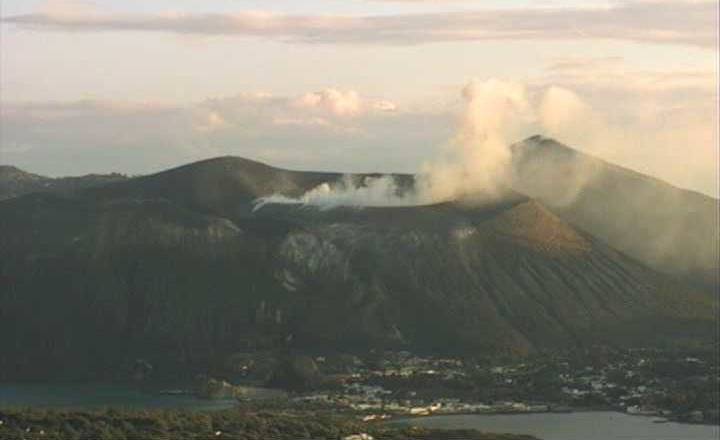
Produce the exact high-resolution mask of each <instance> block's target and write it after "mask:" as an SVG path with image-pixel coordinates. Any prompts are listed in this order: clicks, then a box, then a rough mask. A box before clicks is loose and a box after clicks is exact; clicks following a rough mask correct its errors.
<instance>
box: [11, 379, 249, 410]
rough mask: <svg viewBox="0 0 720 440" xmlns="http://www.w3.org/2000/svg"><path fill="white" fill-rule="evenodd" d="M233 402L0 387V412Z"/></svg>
mask: <svg viewBox="0 0 720 440" xmlns="http://www.w3.org/2000/svg"><path fill="white" fill-rule="evenodd" d="M235 404H236V402H235V400H203V399H197V398H195V397H193V396H191V395H184V394H182V395H163V394H159V393H145V392H142V391H139V390H135V389H132V388H127V387H122V386H119V385H105V384H92V385H79V384H69V385H63V384H51V385H44V384H0V408H25V407H30V408H62V409H99V408H128V409H186V410H202V411H204V410H208V411H212V410H222V409H228V408H232V407H233V406H234V405H235Z"/></svg>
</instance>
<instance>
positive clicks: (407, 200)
mask: <svg viewBox="0 0 720 440" xmlns="http://www.w3.org/2000/svg"><path fill="white" fill-rule="evenodd" d="M355 180H356V179H353V177H352V176H349V175H345V176H343V177H342V178H341V179H340V180H339V181H337V182H334V183H327V182H326V183H322V184H320V185H318V186H316V187H315V188H313V189H311V190H310V191H307V192H306V193H305V194H303V195H301V196H300V197H297V198H293V197H287V196H283V195H280V194H273V195H271V196H269V197H261V198H259V199H257V200H256V201H255V207H254V209H253V211H257V210H258V209H261V208H262V207H263V206H265V205H268V204H293V205H304V206H315V207H318V208H320V209H323V210H324V209H332V208H337V207H339V206H348V207H355V208H361V207H369V206H414V205H419V204H422V202H421V201H420V200H418V199H417V198H416V195H417V193H415V192H413V193H411V194H407V195H403V194H401V191H400V188H399V187H398V185H397V182H395V179H394V178H393V177H392V176H380V177H365V178H364V179H362V181H360V182H356V181H355Z"/></svg>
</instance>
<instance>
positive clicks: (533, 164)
mask: <svg viewBox="0 0 720 440" xmlns="http://www.w3.org/2000/svg"><path fill="white" fill-rule="evenodd" d="M514 159H515V172H516V181H515V187H516V188H517V189H518V190H519V191H522V192H523V193H524V194H528V195H530V196H532V197H534V198H536V199H537V200H539V201H541V202H542V203H543V204H545V205H546V206H548V207H549V208H550V209H551V210H552V211H553V212H554V213H556V214H557V215H559V216H560V217H561V218H563V219H564V220H567V221H568V222H570V223H572V224H574V225H576V226H578V227H580V228H582V229H583V230H585V231H588V232H590V233H591V234H593V235H594V236H596V237H598V238H600V239H602V240H604V241H605V242H607V243H608V244H610V245H611V246H613V247H615V248H616V249H618V250H620V251H622V252H625V253H627V254H628V255H630V256H632V257H633V258H636V259H638V260H639V261H642V262H643V263H645V264H647V265H649V266H650V267H652V268H654V269H656V270H659V271H662V272H666V273H670V274H673V275H677V276H682V277H684V278H685V279H686V280H688V281H691V282H695V283H698V284H700V285H704V286H706V287H708V288H710V289H712V290H717V289H718V288H719V287H720V278H719V277H720V255H719V252H720V227H719V226H718V224H719V223H720V219H719V218H718V212H719V209H720V202H719V201H718V200H717V199H713V198H711V197H708V196H705V195H703V194H700V193H697V192H694V191H688V190H683V189H680V188H677V187H674V186H672V185H670V184H668V183H666V182H663V181H661V180H658V179H654V178H652V177H649V176H645V175H642V174H640V173H637V172H634V171H631V170H628V169H626V168H622V167H619V166H616V165H613V164H610V163H608V162H605V161H602V160H600V159H597V158H595V157H592V156H590V155H587V154H584V153H581V152H578V151H577V150H574V149H572V148H570V147H567V146H565V145H562V144H560V143H558V142H556V141H554V140H552V139H548V138H543V137H540V136H535V137H532V138H529V139H527V140H525V141H524V142H522V143H519V144H517V145H516V146H515V148H514Z"/></svg>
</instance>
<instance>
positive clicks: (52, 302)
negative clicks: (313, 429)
mask: <svg viewBox="0 0 720 440" xmlns="http://www.w3.org/2000/svg"><path fill="white" fill-rule="evenodd" d="M336 178H337V175H333V174H325V173H301V172H291V171H285V170H277V169H274V168H271V167H268V166H265V165H262V164H258V163H254V162H250V161H245V160H242V159H237V158H221V159H216V160H211V161H205V162H201V163H197V164H193V165H190V166H186V167H181V168H178V169H174V170H171V171H168V172H165V173H160V174H157V175H153V176H147V177H143V178H137V179H131V180H128V181H125V182H121V183H116V184H111V185H106V186H103V187H97V188H93V189H88V190H83V191H76V192H73V193H71V194H66V195H57V194H34V195H28V196H24V197H19V198H15V199H12V200H6V201H4V202H2V203H0V276H1V277H2V278H1V281H0V282H1V283H2V285H1V286H0V345H2V347H3V350H4V355H3V356H2V357H0V373H2V374H3V375H4V376H5V377H35V378H38V377H42V378H48V377H50V376H51V375H52V374H53V372H60V371H73V372H75V373H77V374H78V375H83V376H87V375H92V374H96V373H98V372H108V371H114V370H116V369H118V368H120V366H122V365H123V363H124V362H126V361H127V360H128V359H137V358H143V359H148V360H150V362H151V363H152V364H153V365H156V366H158V369H160V370H163V369H164V370H165V371H170V370H172V369H193V368H196V369H199V370H201V369H203V368H207V367H208V366H209V365H212V364H214V363H217V362H221V359H223V358H224V357H227V356H228V355H230V354H232V353H235V352H238V351H246V350H255V349H262V348H279V347H288V346H289V347H292V348H296V349H299V350H310V349H312V350H333V349H343V350H346V351H352V350H364V349H368V348H378V347H395V348H410V349H413V350H420V351H433V352H456V353H457V352H460V353H526V352H529V351H532V350H537V349H552V348H556V347H567V346H568V344H579V345H585V344H591V343H595V342H603V343H610V344H633V345H652V344H657V343H668V344H671V343H678V342H683V341H686V340H688V339H692V340H709V339H711V338H712V337H713V327H714V317H715V313H716V311H717V303H716V298H714V297H712V295H708V294H707V293H706V292H704V291H697V290H695V289H694V288H693V287H691V286H688V285H686V284H683V283H680V282H678V281H675V280H674V279H671V278H669V277H668V276H666V275H662V274H660V273H658V272H655V271H653V270H651V269H648V268H647V267H645V266H643V265H642V264H640V263H638V262H637V261H635V260H632V259H630V258H629V257H627V256H625V255H624V254H622V253H620V252H617V251H615V250H614V249H612V248H611V247H609V246H607V245H606V244H604V243H603V242H601V241H599V240H597V239H595V238H594V237H593V236H591V235H589V234H587V233H585V232H583V231H580V230H578V229H576V228H574V227H573V226H571V225H570V224H569V223H566V222H565V221H564V220H562V219H561V218H560V217H558V216H556V215H555V214H553V213H552V212H551V211H550V210H549V209H547V208H545V207H544V206H543V205H542V204H541V203H539V202H537V201H535V200H533V199H529V198H527V197H525V196H522V195H519V194H511V195H508V197H506V198H505V199H503V200H501V201H496V202H494V203H492V204H483V205H477V204H472V203H469V202H466V203H462V202H456V203H446V204H440V205H434V206H423V207H404V208H365V209H351V208H336V209H332V210H318V209H315V208H309V207H301V206H294V205H268V206H266V207H264V208H262V209H259V210H255V211H253V205H252V201H253V200H254V199H255V198H256V197H259V196H263V195H268V194H271V193H275V192H284V193H286V194H290V195H293V194H295V195H297V194H300V193H302V192H303V191H305V190H307V189H308V188H311V187H314V186H315V185H317V184H318V183H321V182H323V181H328V180H330V181H331V180H335V179H336ZM398 178H399V179H401V180H403V179H405V180H403V181H404V182H411V179H410V178H408V177H403V176H400V177H398Z"/></svg>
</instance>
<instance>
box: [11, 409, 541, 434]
mask: <svg viewBox="0 0 720 440" xmlns="http://www.w3.org/2000/svg"><path fill="white" fill-rule="evenodd" d="M360 433H368V434H370V435H371V436H373V437H374V438H375V439H378V440H410V439H413V440H451V439H464V440H533V439H534V437H530V436H522V435H499V434H484V433H480V432H477V431H471V430H462V431H441V430H431V429H426V428H413V427H389V426H387V425H381V424H366V423H362V422H359V421H357V420H354V419H351V418H345V417H336V416H327V415H320V414H314V413H300V414H271V413H262V412H260V413H242V412H238V411H231V410H228V411H219V412H183V411H139V412H130V411H120V410H106V411H98V412H60V411H38V410H23V411H20V410H15V411H0V438H2V439H3V440H40V439H43V440H169V439H178V440H179V439H183V440H185V439H187V440H200V439H235V440H300V439H315V440H325V439H327V440H340V439H342V438H344V437H346V436H350V435H355V434H360Z"/></svg>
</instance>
